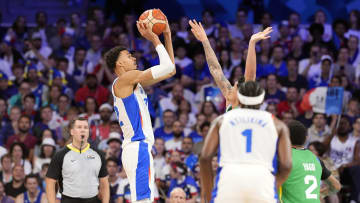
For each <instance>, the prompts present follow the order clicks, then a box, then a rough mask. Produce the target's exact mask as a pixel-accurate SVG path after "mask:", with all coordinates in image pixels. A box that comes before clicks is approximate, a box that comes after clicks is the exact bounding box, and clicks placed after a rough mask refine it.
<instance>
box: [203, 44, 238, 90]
mask: <svg viewBox="0 0 360 203" xmlns="http://www.w3.org/2000/svg"><path fill="white" fill-rule="evenodd" d="M202 44H203V46H204V51H205V56H206V61H207V63H208V65H209V69H210V73H211V75H212V76H213V78H214V80H215V83H216V85H217V86H218V87H219V88H220V90H221V92H222V94H223V95H224V96H225V95H226V94H227V92H228V91H229V90H231V88H232V86H231V84H230V82H229V81H228V80H227V79H226V77H225V75H224V73H223V72H222V69H221V66H220V64H219V61H218V60H217V58H216V55H215V52H214V50H213V49H212V48H211V45H210V42H209V40H207V41H205V42H203V43H202Z"/></svg>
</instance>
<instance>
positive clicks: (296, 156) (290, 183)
mask: <svg viewBox="0 0 360 203" xmlns="http://www.w3.org/2000/svg"><path fill="white" fill-rule="evenodd" d="M288 127H289V131H290V140H291V144H292V149H291V152H292V159H293V162H292V170H291V173H290V175H289V178H288V179H287V180H286V181H285V183H284V184H283V185H282V186H281V187H280V189H279V199H280V201H281V202H283V203H297V202H302V203H320V181H321V180H326V181H327V182H328V183H329V186H330V188H329V190H330V191H331V192H337V191H339V190H340V188H341V185H340V183H339V181H338V180H336V178H335V177H334V176H333V175H331V172H330V171H329V170H328V169H327V168H326V167H325V166H324V163H323V162H322V161H321V160H320V159H318V158H317V157H316V156H315V155H314V154H313V153H312V152H311V151H309V150H307V149H305V148H304V143H305V140H306V134H307V129H306V127H305V126H304V125H303V124H302V123H300V122H299V121H296V120H294V121H291V122H290V123H289V124H288Z"/></svg>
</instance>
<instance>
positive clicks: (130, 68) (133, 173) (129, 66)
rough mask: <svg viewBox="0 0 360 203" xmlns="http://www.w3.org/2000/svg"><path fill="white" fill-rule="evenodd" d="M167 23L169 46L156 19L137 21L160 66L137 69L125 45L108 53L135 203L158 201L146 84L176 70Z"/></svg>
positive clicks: (153, 14)
mask: <svg viewBox="0 0 360 203" xmlns="http://www.w3.org/2000/svg"><path fill="white" fill-rule="evenodd" d="M149 12H150V11H149ZM151 12H152V14H148V15H149V16H152V17H154V16H155V15H156V13H157V15H159V14H160V16H161V15H163V18H164V19H166V17H165V15H164V14H162V12H161V11H160V10H158V9H153V10H151ZM159 12H161V13H159ZM152 19H153V18H152ZM152 19H151V20H152ZM165 23H166V28H165V26H164V28H165V31H164V32H163V33H164V39H165V47H164V46H163V45H162V44H161V42H160V40H159V37H158V36H157V35H156V34H155V33H154V32H153V30H154V29H153V28H152V24H153V22H151V21H150V20H149V22H148V23H146V21H145V23H144V22H137V23H136V26H137V29H138V30H139V32H140V34H141V36H143V37H144V38H145V39H147V40H149V41H150V42H151V43H152V44H153V45H154V47H155V48H156V51H157V53H158V55H159V59H160V64H159V65H156V66H153V67H151V68H148V69H146V70H145V71H140V70H137V65H136V59H135V58H134V57H133V56H132V55H131V54H130V53H129V51H128V50H126V48H125V47H120V46H118V47H114V48H113V49H111V50H110V51H109V52H108V53H106V63H107V66H108V67H109V68H111V69H113V70H114V72H115V74H116V76H117V78H116V79H115V80H114V82H113V85H112V93H113V96H114V110H115V111H116V114H117V117H118V120H119V123H120V126H121V129H122V131H123V136H124V141H123V146H122V148H123V152H122V163H123V167H124V169H125V172H126V175H127V177H128V179H129V183H130V192H131V202H144V203H145V202H146V203H150V202H153V200H154V195H153V191H154V190H153V188H154V166H153V159H152V155H151V152H150V151H151V148H152V145H153V144H154V133H153V131H152V124H151V119H150V114H149V111H148V98H147V95H146V93H145V91H144V89H143V87H146V86H149V85H153V84H155V83H158V82H160V81H162V80H165V79H167V78H169V77H171V76H173V75H174V74H175V72H176V70H175V65H174V52H173V47H172V42H171V32H170V28H169V24H168V22H167V20H166V21H165ZM160 33H161V32H160Z"/></svg>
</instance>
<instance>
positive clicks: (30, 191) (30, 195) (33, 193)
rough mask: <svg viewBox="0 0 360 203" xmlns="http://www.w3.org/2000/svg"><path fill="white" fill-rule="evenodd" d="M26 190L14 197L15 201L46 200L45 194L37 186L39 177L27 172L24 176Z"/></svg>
mask: <svg viewBox="0 0 360 203" xmlns="http://www.w3.org/2000/svg"><path fill="white" fill-rule="evenodd" d="M24 185H25V188H26V191H25V192H24V193H22V194H19V195H18V196H17V197H16V200H15V201H16V202H35V201H36V202H47V198H46V194H45V192H43V191H42V190H41V189H40V188H39V186H40V183H39V177H38V176H37V175H34V174H29V175H27V176H26V177H25V184H24Z"/></svg>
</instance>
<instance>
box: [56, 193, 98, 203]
mask: <svg viewBox="0 0 360 203" xmlns="http://www.w3.org/2000/svg"><path fill="white" fill-rule="evenodd" d="M61 203H101V201H100V199H99V198H98V197H97V196H95V197H92V198H74V197H68V196H66V195H62V196H61Z"/></svg>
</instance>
